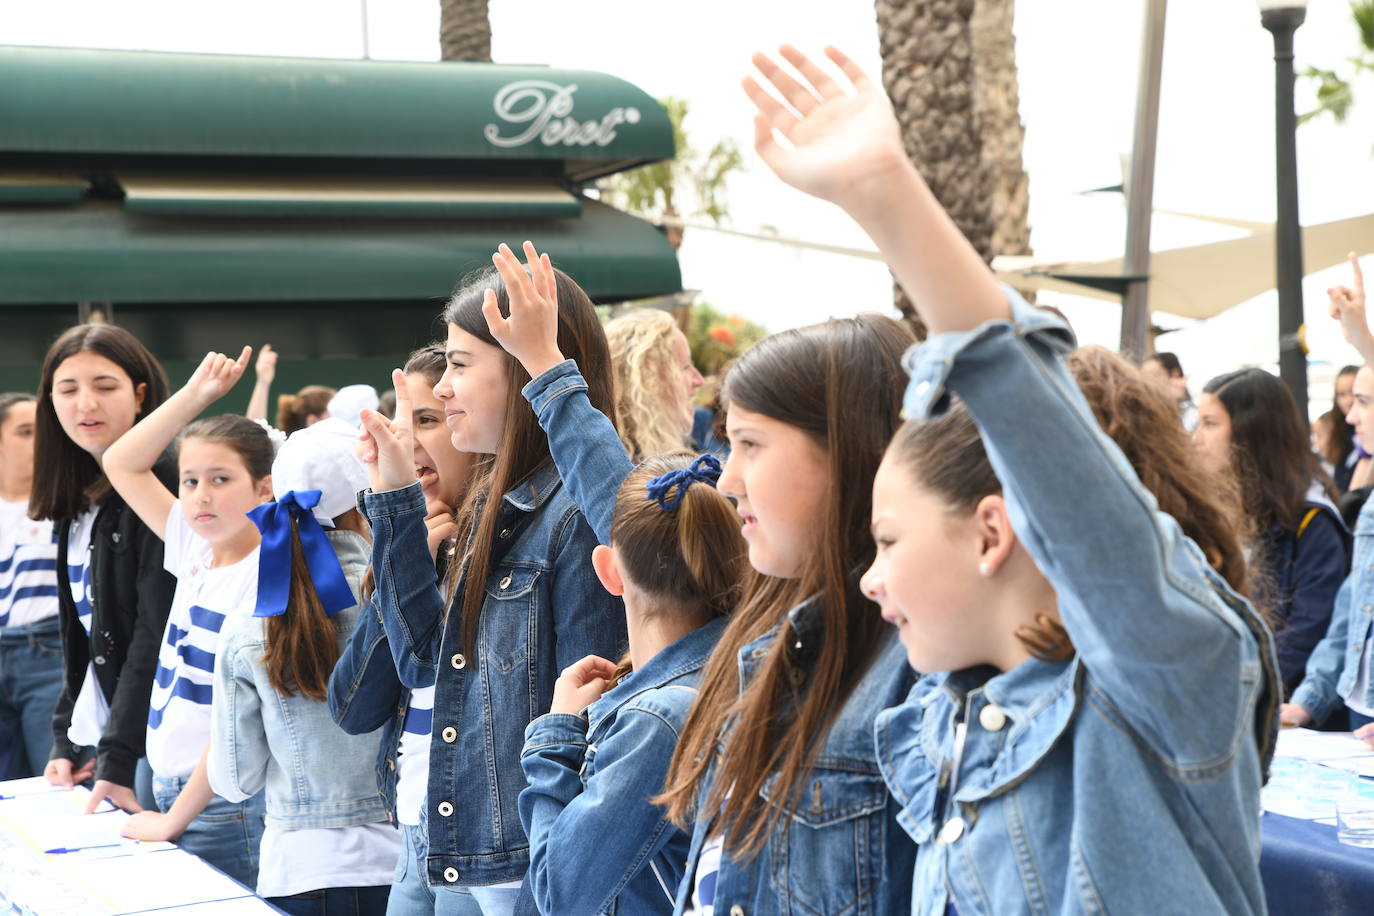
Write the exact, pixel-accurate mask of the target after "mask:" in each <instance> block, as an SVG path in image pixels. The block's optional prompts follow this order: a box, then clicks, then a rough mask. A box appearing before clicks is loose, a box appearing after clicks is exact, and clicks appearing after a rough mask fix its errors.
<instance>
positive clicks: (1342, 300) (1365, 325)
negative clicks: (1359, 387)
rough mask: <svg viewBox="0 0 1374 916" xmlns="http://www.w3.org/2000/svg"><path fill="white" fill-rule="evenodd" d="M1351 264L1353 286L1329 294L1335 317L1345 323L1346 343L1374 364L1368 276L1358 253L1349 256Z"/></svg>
mask: <svg viewBox="0 0 1374 916" xmlns="http://www.w3.org/2000/svg"><path fill="white" fill-rule="evenodd" d="M1345 259H1346V260H1347V261H1349V262H1350V271H1351V274H1352V275H1353V277H1352V281H1351V282H1352V284H1353V285H1352V286H1350V287H1346V286H1333V287H1331V288H1330V289H1328V290H1327V291H1326V295H1327V297H1328V298H1329V299H1330V314H1331V317H1332V318H1334V319H1336V320H1337V321H1339V322H1340V323H1341V334H1342V335H1344V336H1345V339H1346V342H1347V343H1349V344H1350V345H1351V346H1353V347H1354V348H1355V349H1356V350H1359V351H1360V356H1361V357H1363V358H1364V360H1365V362H1371V361H1374V360H1371V354H1374V334H1371V333H1370V331H1369V318H1368V316H1367V315H1366V314H1365V307H1364V306H1365V298H1364V274H1362V273H1361V272H1360V259H1359V258H1358V257H1356V255H1355V252H1353V251H1352V252H1350V254H1348V255H1346V256H1345Z"/></svg>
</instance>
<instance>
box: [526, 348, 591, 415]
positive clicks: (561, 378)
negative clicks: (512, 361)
mask: <svg viewBox="0 0 1374 916" xmlns="http://www.w3.org/2000/svg"><path fill="white" fill-rule="evenodd" d="M586 390H587V380H586V379H584V378H583V377H582V373H581V372H580V371H578V368H577V361H576V360H571V359H565V360H563V362H561V363H559V364H558V365H556V366H551V367H549V368H548V369H545V370H544V371H543V372H542V373H540V375H539V377H538V378H536V379H531V380H530V381H529V383H528V384H526V385H525V387H524V388H521V389H520V393H521V394H523V395H524V396H525V400H527V401H529V402H530V407H532V408H534V412H535V414H536V415H539V414H542V413H543V412H544V409H545V408H547V407H548V406H549V405H550V404H552V403H553V402H554V401H556V400H558V399H559V398H561V397H562V396H563V395H565V394H568V393H569V392H573V391H586Z"/></svg>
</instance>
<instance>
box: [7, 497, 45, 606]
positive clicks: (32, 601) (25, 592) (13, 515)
mask: <svg viewBox="0 0 1374 916" xmlns="http://www.w3.org/2000/svg"><path fill="white" fill-rule="evenodd" d="M28 513H29V504H28V502H27V501H24V502H17V503H12V502H8V501H6V500H3V499H0V627H22V626H27V625H28V624H31V623H37V622H38V621H40V620H46V619H48V618H49V617H55V616H56V615H57V536H56V535H55V534H54V533H53V528H52V522H50V521H41V522H36V521H34V520H33V519H31V518H29V517H28Z"/></svg>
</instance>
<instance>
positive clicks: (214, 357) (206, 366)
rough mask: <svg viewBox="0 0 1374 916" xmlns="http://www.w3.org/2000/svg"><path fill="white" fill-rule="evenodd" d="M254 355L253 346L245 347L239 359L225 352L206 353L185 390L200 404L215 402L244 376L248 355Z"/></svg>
mask: <svg viewBox="0 0 1374 916" xmlns="http://www.w3.org/2000/svg"><path fill="white" fill-rule="evenodd" d="M252 355H253V348H252V347H244V348H243V352H242V353H240V354H239V357H238V359H233V358H231V357H228V356H225V355H224V354H223V353H214V352H211V353H206V354H205V358H204V359H202V360H201V361H200V365H199V366H197V367H196V371H195V372H194V373H193V374H192V375H191V378H190V381H188V382H187V383H186V386H185V389H184V390H185V391H187V392H188V393H189V394H190V395H191V397H193V398H194V399H195V400H196V402H197V403H199V404H203V405H206V406H208V405H210V404H213V403H214V402H215V401H218V400H219V399H220V398H222V397H224V396H225V395H226V394H228V393H229V389H231V388H233V387H234V385H235V383H237V382H238V380H239V379H240V378H242V377H243V370H244V369H246V368H248V357H250V356H252Z"/></svg>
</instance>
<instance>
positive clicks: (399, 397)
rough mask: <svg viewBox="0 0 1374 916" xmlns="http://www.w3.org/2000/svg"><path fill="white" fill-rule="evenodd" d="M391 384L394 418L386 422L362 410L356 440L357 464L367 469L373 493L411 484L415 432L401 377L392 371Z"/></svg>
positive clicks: (413, 465)
mask: <svg viewBox="0 0 1374 916" xmlns="http://www.w3.org/2000/svg"><path fill="white" fill-rule="evenodd" d="M391 384H392V385H393V386H394V387H395V389H396V416H395V417H393V418H392V419H390V420H388V419H387V418H386V417H384V416H382V415H381V414H379V413H378V412H377V411H375V410H364V411H363V412H362V417H361V419H362V427H363V429H362V432H361V433H360V434H359V436H358V438H359V440H360V444H359V446H358V460H360V461H362V462H363V464H365V465H367V472H368V478H369V481H370V483H371V485H372V492H374V493H384V492H386V491H387V490H399V489H401V488H402V487H408V486H410V485H411V484H413V483H414V482H415V431H414V428H413V426H412V423H413V420H412V417H411V415H410V410H411V407H410V389H409V388H407V387H406V375H405V373H404V372H402V371H401V370H400V369H394V370H392V372H391Z"/></svg>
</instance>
